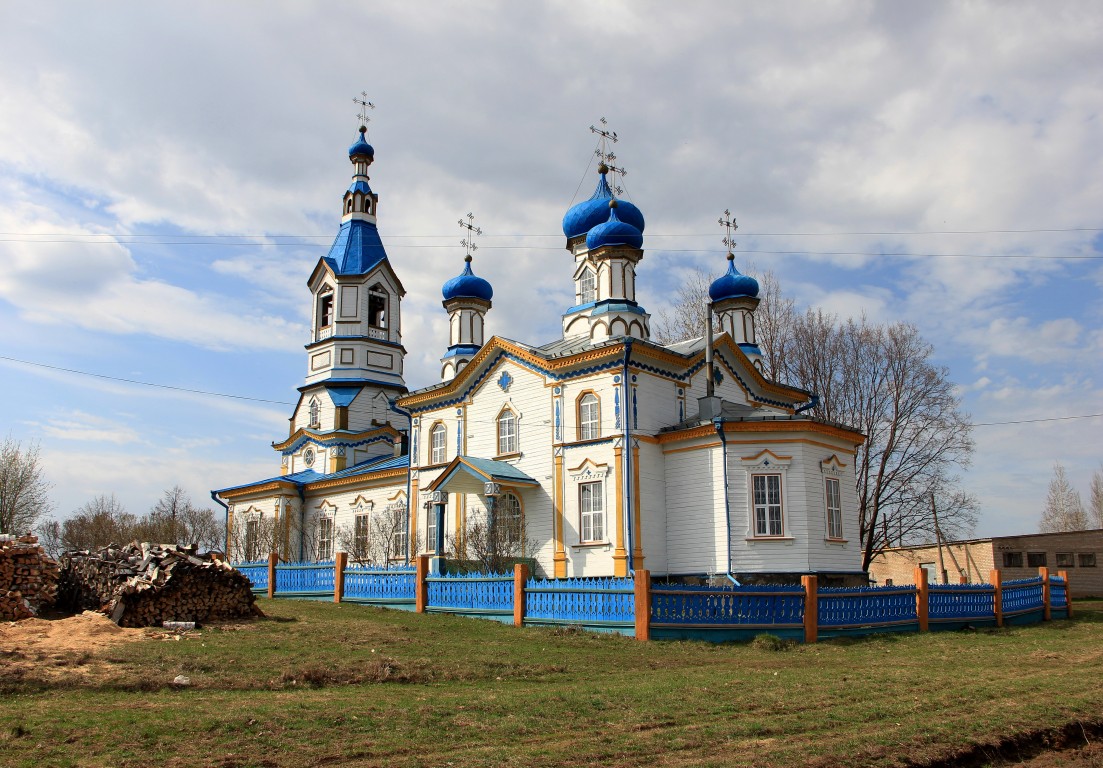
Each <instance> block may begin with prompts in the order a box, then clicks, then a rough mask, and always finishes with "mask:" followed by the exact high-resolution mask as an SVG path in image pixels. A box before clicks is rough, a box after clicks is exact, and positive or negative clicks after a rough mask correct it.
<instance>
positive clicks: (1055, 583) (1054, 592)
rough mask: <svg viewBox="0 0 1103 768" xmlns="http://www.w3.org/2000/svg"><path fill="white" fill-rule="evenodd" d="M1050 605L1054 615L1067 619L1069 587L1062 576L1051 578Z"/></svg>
mask: <svg viewBox="0 0 1103 768" xmlns="http://www.w3.org/2000/svg"><path fill="white" fill-rule="evenodd" d="M1049 605H1050V610H1052V611H1053V612H1054V613H1057V612H1060V614H1061V616H1063V617H1067V616H1068V610H1069V586H1068V584H1067V583H1066V582H1065V580H1064V579H1062V578H1061V577H1060V576H1050V577H1049Z"/></svg>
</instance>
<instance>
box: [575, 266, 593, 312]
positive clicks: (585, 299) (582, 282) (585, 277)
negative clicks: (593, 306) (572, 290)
mask: <svg viewBox="0 0 1103 768" xmlns="http://www.w3.org/2000/svg"><path fill="white" fill-rule="evenodd" d="M578 298H579V302H578V303H579V304H590V303H592V302H595V301H597V277H596V276H595V275H594V273H593V271H592V270H589V269H587V270H586V271H584V272H583V273H582V277H581V278H580V279H579V281H578Z"/></svg>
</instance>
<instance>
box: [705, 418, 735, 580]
mask: <svg viewBox="0 0 1103 768" xmlns="http://www.w3.org/2000/svg"><path fill="white" fill-rule="evenodd" d="M712 426H713V427H715V428H716V434H717V436H718V437H719V438H720V461H721V466H722V468H723V472H724V530H725V531H726V533H727V541H726V542H725V543H726V545H727V551H728V562H727V564H726V565H725V571H724V575H725V576H726V577H727V578H728V580H729V581H730V582H731V583H732V584H734V585H735V586H737V587H738V586H739V582H738V581H737V580H736V578H735V577H734V576H732V512H731V498H730V496H729V494H728V439H727V438H726V437H724V417H723V416H718V417H717V418H715V419H713V420H712Z"/></svg>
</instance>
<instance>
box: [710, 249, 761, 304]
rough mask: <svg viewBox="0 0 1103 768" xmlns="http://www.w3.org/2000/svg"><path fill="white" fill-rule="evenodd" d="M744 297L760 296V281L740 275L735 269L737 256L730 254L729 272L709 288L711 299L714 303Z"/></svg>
mask: <svg viewBox="0 0 1103 768" xmlns="http://www.w3.org/2000/svg"><path fill="white" fill-rule="evenodd" d="M744 296H749V297H751V298H756V297H757V296H758V281H757V280H755V279H754V278H753V277H748V276H747V275H741V274H739V270H737V269H736V268H735V256H734V255H733V254H730V253H729V254H728V271H727V273H726V274H724V275H721V276H720V277H718V278H717V279H716V280H714V281H713V282H712V285H710V286H709V298H710V299H712V300H713V301H723V300H724V299H735V298H740V297H744Z"/></svg>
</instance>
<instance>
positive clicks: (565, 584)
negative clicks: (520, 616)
mask: <svg viewBox="0 0 1103 768" xmlns="http://www.w3.org/2000/svg"><path fill="white" fill-rule="evenodd" d="M525 623H526V624H570V625H577V626H580V627H585V628H586V629H592V630H598V631H612V632H627V631H629V630H631V631H633V632H634V631H635V625H636V592H635V583H634V582H633V580H632V579H628V578H597V579H529V580H528V581H526V582H525Z"/></svg>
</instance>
